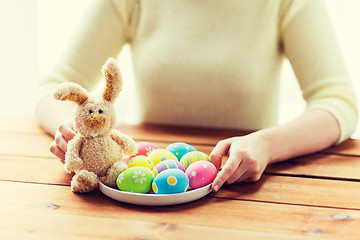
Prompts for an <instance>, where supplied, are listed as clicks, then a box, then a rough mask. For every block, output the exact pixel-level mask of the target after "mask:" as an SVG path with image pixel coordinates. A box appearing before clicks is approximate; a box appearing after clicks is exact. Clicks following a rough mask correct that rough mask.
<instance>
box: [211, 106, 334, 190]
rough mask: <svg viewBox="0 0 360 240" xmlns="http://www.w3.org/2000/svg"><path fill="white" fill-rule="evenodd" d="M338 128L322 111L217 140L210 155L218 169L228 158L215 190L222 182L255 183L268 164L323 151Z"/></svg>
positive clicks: (332, 139) (329, 116)
mask: <svg viewBox="0 0 360 240" xmlns="http://www.w3.org/2000/svg"><path fill="white" fill-rule="evenodd" d="M339 136H340V128H339V124H338V122H337V121H336V119H335V118H334V117H333V116H332V115H331V114H330V113H328V112H326V111H324V110H321V109H316V110H315V109H314V110H309V111H307V112H306V113H305V114H303V115H302V116H301V117H299V118H297V119H295V120H293V121H291V122H289V123H286V124H284V125H280V126H276V127H273V128H269V129H264V130H260V131H257V132H255V133H252V134H249V135H247V136H243V137H235V138H230V139H226V140H223V141H220V142H219V143H218V144H217V145H216V147H215V148H214V149H213V151H212V153H211V155H210V156H211V161H212V162H213V163H214V164H215V165H216V167H217V168H218V169H219V168H220V164H221V160H222V157H224V156H227V155H228V157H229V159H228V160H227V162H226V163H225V165H224V167H223V169H222V170H221V171H220V172H219V174H218V176H217V177H216V179H215V180H214V183H213V190H214V191H217V190H218V189H219V188H220V187H221V186H222V185H223V184H224V183H225V182H226V183H229V184H231V183H234V182H240V181H257V180H259V178H260V177H261V175H262V173H263V172H264V170H265V168H266V166H267V165H268V164H271V163H275V162H279V161H283V160H287V159H290V158H293V157H297V156H301V155H305V154H309V153H313V152H317V151H320V150H323V149H325V148H327V147H329V146H331V145H333V144H334V143H336V142H337V140H338V139H339Z"/></svg>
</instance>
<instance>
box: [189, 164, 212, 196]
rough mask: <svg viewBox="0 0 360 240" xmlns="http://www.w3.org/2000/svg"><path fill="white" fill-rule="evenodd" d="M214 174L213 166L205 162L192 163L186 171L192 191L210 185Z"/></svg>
mask: <svg viewBox="0 0 360 240" xmlns="http://www.w3.org/2000/svg"><path fill="white" fill-rule="evenodd" d="M216 174H217V170H216V167H215V165H214V164H212V163H211V162H208V161H205V160H201V161H197V162H194V163H192V164H191V165H190V166H189V167H188V168H187V169H186V175H187V176H188V178H189V185H190V187H191V188H192V189H196V188H201V187H204V186H206V185H208V184H209V183H212V181H214V179H215V177H216Z"/></svg>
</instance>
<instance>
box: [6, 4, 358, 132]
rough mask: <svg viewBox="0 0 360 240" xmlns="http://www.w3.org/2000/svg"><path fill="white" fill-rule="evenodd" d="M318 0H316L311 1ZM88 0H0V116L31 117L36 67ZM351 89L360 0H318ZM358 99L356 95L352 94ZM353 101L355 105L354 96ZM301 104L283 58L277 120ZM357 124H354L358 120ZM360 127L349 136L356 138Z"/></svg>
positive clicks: (124, 60)
mask: <svg viewBox="0 0 360 240" xmlns="http://www.w3.org/2000/svg"><path fill="white" fill-rule="evenodd" d="M314 1H318V0H314ZM90 2H91V1H90V0H76V1H74V0H0V116H1V115H6V116H30V117H32V116H34V105H33V97H34V96H33V89H34V87H35V84H36V81H37V79H38V76H39V74H41V72H43V71H46V70H48V69H49V68H50V67H51V66H52V64H53V63H54V61H56V59H57V58H58V56H59V55H60V53H61V52H62V49H63V48H64V47H65V44H66V43H67V41H68V39H69V38H70V37H71V35H72V33H73V32H74V31H75V29H76V26H77V24H78V22H79V20H80V18H81V16H82V14H83V13H84V11H86V9H87V8H88V6H89V3H90ZM324 2H325V3H326V6H327V9H328V11H329V14H330V17H331V21H332V24H333V27H334V29H335V32H336V34H337V38H338V41H339V44H340V47H341V49H342V52H343V56H344V59H345V61H346V64H347V66H348V69H349V72H350V76H351V78H352V81H353V84H354V87H355V89H356V92H357V94H359V93H360V14H359V12H360V1H359V0H342V1H340V0H324ZM130 57H131V55H130V51H129V48H128V47H125V49H124V51H123V52H122V54H121V57H120V65H121V68H122V70H123V75H124V78H125V79H126V82H125V84H126V85H125V86H124V89H126V91H125V90H124V91H123V92H122V95H121V99H127V100H129V99H131V96H133V93H134V84H133V79H134V75H133V72H132V65H131V62H130V61H129V58H130ZM358 98H360V97H358ZM358 100H359V105H360V99H358ZM304 107H305V103H304V101H303V99H302V96H301V92H300V91H299V89H298V85H297V82H296V79H295V77H294V74H293V72H292V70H291V66H290V65H289V63H288V62H285V64H284V69H283V72H282V84H281V96H280V112H279V120H280V123H284V122H287V121H289V120H290V119H293V118H294V117H296V116H298V115H300V114H301V113H302V111H303V110H304ZM359 125H360V124H359ZM359 129H360V126H358V130H357V131H356V133H355V134H354V136H353V137H356V138H359V137H360V130H359Z"/></svg>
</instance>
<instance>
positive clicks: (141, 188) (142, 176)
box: [116, 166, 186, 193]
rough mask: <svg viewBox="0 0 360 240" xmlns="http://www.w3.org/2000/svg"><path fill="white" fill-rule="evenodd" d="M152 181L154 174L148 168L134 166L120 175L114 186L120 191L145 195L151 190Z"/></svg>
mask: <svg viewBox="0 0 360 240" xmlns="http://www.w3.org/2000/svg"><path fill="white" fill-rule="evenodd" d="M185 175H186V174H185ZM153 180H154V174H153V173H152V171H151V170H150V169H149V168H147V167H143V166H135V167H131V168H128V169H126V170H125V171H123V172H122V173H120V175H119V176H118V178H117V179H116V185H117V186H118V188H119V189H120V190H121V191H126V192H134V193H147V192H149V191H150V190H151V183H152V181H153Z"/></svg>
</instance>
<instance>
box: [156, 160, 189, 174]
mask: <svg viewBox="0 0 360 240" xmlns="http://www.w3.org/2000/svg"><path fill="white" fill-rule="evenodd" d="M166 169H180V170H181V171H183V172H185V168H184V166H183V165H182V164H181V163H180V162H179V161H178V160H172V159H169V160H165V161H161V162H159V163H158V164H157V165H156V166H155V167H154V168H153V170H152V172H153V173H154V175H155V176H156V175H158V174H159V173H161V172H162V171H164V170H166Z"/></svg>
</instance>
